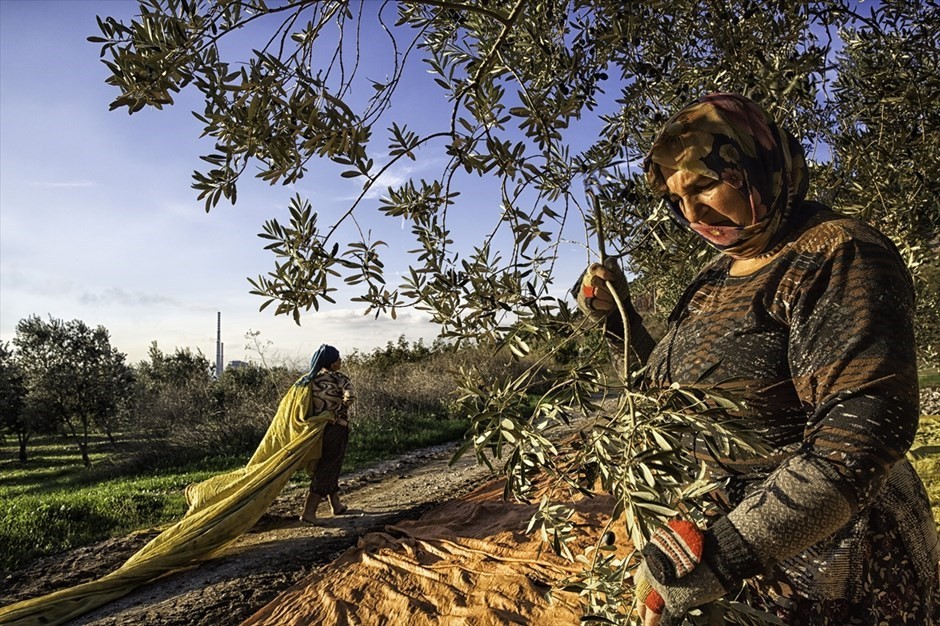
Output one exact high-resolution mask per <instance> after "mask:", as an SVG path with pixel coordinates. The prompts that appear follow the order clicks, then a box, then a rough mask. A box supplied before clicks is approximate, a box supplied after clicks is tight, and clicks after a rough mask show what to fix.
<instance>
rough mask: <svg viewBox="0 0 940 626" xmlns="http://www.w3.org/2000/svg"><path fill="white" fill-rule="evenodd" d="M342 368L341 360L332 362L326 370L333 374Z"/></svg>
mask: <svg viewBox="0 0 940 626" xmlns="http://www.w3.org/2000/svg"><path fill="white" fill-rule="evenodd" d="M342 366H343V359H336V360H335V361H333V362H332V363H331V364H330V366H329V367H328V368H327V369H329V370H332V371H334V372H335V371H337V370H339V368H340V367H342Z"/></svg>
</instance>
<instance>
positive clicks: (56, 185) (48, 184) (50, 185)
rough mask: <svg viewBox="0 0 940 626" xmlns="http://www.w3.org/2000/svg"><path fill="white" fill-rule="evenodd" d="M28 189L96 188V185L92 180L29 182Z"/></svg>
mask: <svg viewBox="0 0 940 626" xmlns="http://www.w3.org/2000/svg"><path fill="white" fill-rule="evenodd" d="M27 184H28V185H29V186H30V187H39V188H42V189H74V188H78V187H97V186H98V183H96V182H95V181H92V180H70V181H61V182H57V181H36V180H33V181H30V182H29V183H27Z"/></svg>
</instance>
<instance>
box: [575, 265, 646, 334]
mask: <svg viewBox="0 0 940 626" xmlns="http://www.w3.org/2000/svg"><path fill="white" fill-rule="evenodd" d="M575 289H576V293H575V297H576V299H577V301H578V308H580V309H581V312H582V313H584V315H585V316H587V317H588V318H589V319H591V320H592V321H594V323H600V322H602V321H604V320H605V319H606V318H607V316H608V315H611V314H612V313H614V312H616V311H619V307H618V306H617V300H619V301H620V304H621V305H623V307H624V311H625V312H626V314H627V317H628V318H629V317H630V316H632V315H633V314H634V310H633V304H632V302H631V301H630V288H629V286H628V284H627V279H626V277H625V276H624V275H623V272H622V271H621V270H620V266H619V265H618V264H617V260H616V259H608V260H607V261H606V262H605V264H604V265H601V264H600V263H592V264H591V265H590V266H589V267H588V268H587V269H586V270H585V271H584V273H583V274H582V275H581V280H580V281H579V283H578V285H577V287H576V288H575ZM615 295H616V297H615Z"/></svg>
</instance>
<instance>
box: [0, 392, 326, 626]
mask: <svg viewBox="0 0 940 626" xmlns="http://www.w3.org/2000/svg"><path fill="white" fill-rule="evenodd" d="M309 393H310V390H309V389H308V387H306V386H293V387H291V389H290V390H289V391H288V392H287V394H286V395H285V396H284V398H283V399H282V400H281V404H280V406H279V408H278V411H277V414H276V415H275V417H274V419H273V420H272V421H271V425H270V426H269V427H268V431H267V433H266V434H265V436H264V438H263V440H262V441H261V444H260V445H259V446H258V448H257V450H256V451H255V453H254V455H252V457H251V460H250V461H249V462H248V464H247V465H246V466H245V467H243V468H240V469H237V470H235V471H233V472H229V473H227V474H221V475H219V476H215V477H213V478H210V479H208V480H206V481H203V482H201V483H198V484H194V485H190V486H189V487H187V488H186V499H187V502H188V503H189V510H188V511H187V512H186V515H185V516H184V517H183V518H182V519H181V520H180V521H179V522H177V523H176V524H174V525H173V526H171V527H170V528H168V529H167V530H165V531H163V532H162V533H161V534H159V535H158V536H157V537H155V538H154V539H153V540H152V541H151V542H150V543H148V544H147V545H146V546H144V547H143V548H142V549H141V550H140V551H139V552H137V553H136V554H134V555H133V556H132V557H130V558H129V559H128V560H127V561H126V562H125V563H124V565H122V566H121V567H120V568H118V569H117V570H115V571H114V572H111V573H110V574H108V575H107V576H104V577H102V578H99V579H98V580H94V581H91V582H88V583H84V584H81V585H77V586H75V587H70V588H68V589H62V590H59V591H57V592H55V593H51V594H49V595H46V596H41V597H38V598H33V599H30V600H24V601H22V602H17V603H15V604H11V605H9V606H6V607H3V608H0V624H16V625H19V626H26V625H27V624H61V623H63V622H65V621H67V620H69V619H72V618H75V617H77V616H79V615H82V614H83V613H87V612H88V611H90V610H92V609H94V608H96V607H99V606H101V605H103V604H106V603H108V602H111V601H113V600H116V599H117V598H120V597H122V596H124V595H126V594H128V593H129V592H131V591H132V590H133V589H135V588H136V587H139V586H140V585H142V584H144V583H147V582H149V581H152V580H154V579H156V578H158V577H159V576H162V575H164V574H167V573H169V572H172V571H174V570H177V569H180V568H185V567H191V566H194V565H197V564H198V563H200V562H201V561H204V560H206V559H208V558H209V557H211V556H213V555H215V554H217V553H218V552H219V551H221V550H222V549H224V548H225V547H226V546H227V545H228V544H229V543H231V542H232V541H234V540H235V539H237V538H238V537H239V536H240V535H242V534H243V533H245V532H246V531H248V530H249V529H250V528H251V527H252V526H254V525H255V523H256V522H257V521H258V520H259V519H260V518H261V516H262V515H263V514H264V512H265V511H266V510H267V508H268V507H269V506H270V504H271V503H272V502H273V501H274V499H275V498H276V497H277V496H278V494H280V493H281V490H282V489H283V488H284V485H285V484H286V483H287V481H288V480H289V479H290V477H291V476H292V475H293V474H294V473H295V472H296V471H297V470H299V469H301V468H303V467H305V466H306V465H308V464H309V463H311V462H312V461H313V460H314V459H315V458H318V457H319V456H320V442H321V438H322V433H323V428H324V426H325V425H326V424H327V423H329V422H330V421H332V420H333V419H335V417H334V416H333V415H332V414H331V413H323V414H319V415H315V414H313V413H312V412H311V410H310V400H309Z"/></svg>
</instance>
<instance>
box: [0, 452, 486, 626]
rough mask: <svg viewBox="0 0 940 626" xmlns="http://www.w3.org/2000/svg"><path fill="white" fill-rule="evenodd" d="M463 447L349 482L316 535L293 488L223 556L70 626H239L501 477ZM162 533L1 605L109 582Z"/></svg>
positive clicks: (51, 572)
mask: <svg viewBox="0 0 940 626" xmlns="http://www.w3.org/2000/svg"><path fill="white" fill-rule="evenodd" d="M456 447H457V444H449V445H444V446H435V447H433V448H427V449H424V450H420V451H417V452H412V453H410V454H407V455H405V456H403V457H400V458H398V459H395V460H394V461H389V462H385V463H383V464H381V465H379V466H376V467H373V468H371V469H369V470H365V471H362V472H359V473H356V474H352V475H349V476H346V477H344V478H343V479H341V481H340V487H341V489H342V492H343V499H344V501H345V502H346V503H347V504H348V505H349V510H348V511H347V512H346V513H345V514H343V515H342V516H335V517H334V516H331V515H330V511H329V507H328V506H327V505H325V504H324V505H321V507H320V511H319V515H320V517H321V523H320V524H318V525H317V526H310V525H306V524H302V523H300V522H299V521H298V513H299V511H300V509H301V505H302V503H303V497H304V494H305V492H306V489H305V488H304V487H302V486H298V485H290V486H288V487H287V488H286V489H285V490H284V492H283V493H282V494H281V495H280V496H279V497H278V498H277V500H275V502H274V503H273V504H272V505H271V507H270V509H269V510H268V512H267V513H265V515H264V517H262V518H261V519H260V520H259V522H258V523H257V524H256V525H255V527H254V528H252V529H251V531H249V532H248V533H247V534H245V535H243V536H242V537H241V538H240V539H238V541H237V542H236V543H235V544H234V545H232V546H231V547H229V548H228V549H227V550H226V551H225V553H224V554H222V555H221V556H219V557H216V558H214V559H212V560H209V561H207V562H205V563H203V564H202V565H200V566H199V567H196V568H193V569H190V570H187V571H182V572H177V573H174V574H170V575H168V576H165V577H164V578H162V579H160V580H157V581H155V582H153V583H150V584H148V585H144V586H143V587H140V588H138V589H136V590H135V591H133V592H132V593H130V594H129V595H127V596H125V597H124V598H121V599H119V600H116V601H115V602H112V603H110V604H107V605H105V606H102V607H100V608H98V609H96V610H95V611H93V612H91V613H88V614H86V615H84V616H82V617H81V618H79V619H76V620H72V621H71V622H69V624H72V625H78V624H83V625H95V626H115V625H117V624H121V625H126V624H147V625H150V626H182V625H187V626H188V625H191V624H213V625H218V626H225V625H228V624H238V623H240V622H241V621H242V620H244V619H246V618H248V617H249V616H250V615H251V614H253V613H254V612H255V611H257V610H258V609H260V608H261V607H262V606H264V605H265V604H267V603H268V602H270V601H271V600H273V599H274V598H275V597H276V596H277V595H278V594H279V593H280V592H281V591H284V590H286V589H287V588H289V587H291V586H292V585H293V584H295V583H296V582H297V581H299V580H300V579H302V578H304V577H306V576H307V575H309V574H311V573H312V572H314V571H316V570H317V569H319V568H321V567H323V566H324V565H326V564H328V563H330V562H331V561H332V560H333V559H335V558H336V557H337V556H338V555H339V554H340V553H342V552H343V551H344V550H345V549H346V548H348V547H350V546H352V545H355V543H356V541H357V539H358V538H359V537H360V536H362V535H363V534H365V533H368V532H371V531H376V530H382V529H383V528H384V527H385V526H386V525H387V524H392V523H397V522H399V521H401V520H404V519H414V518H417V517H419V516H420V515H421V514H422V513H424V512H425V511H427V510H429V509H431V508H433V507H434V506H436V505H438V504H440V503H442V502H445V501H446V500H449V499H452V498H455V497H458V496H461V495H463V494H465V493H467V492H469V491H471V490H472V489H473V488H475V487H477V486H479V485H480V484H482V483H483V482H485V481H486V480H488V479H490V478H492V475H491V474H490V472H489V471H488V470H487V469H486V468H485V467H481V466H478V465H477V464H476V461H475V459H474V457H473V454H472V453H470V454H467V455H465V456H464V457H463V458H462V459H460V460H459V461H458V462H457V463H456V464H455V465H454V466H450V465H449V462H450V460H451V458H452V456H453V453H454V451H455V450H456ZM156 534H157V533H156V532H145V533H138V534H135V535H130V536H127V537H120V538H115V539H109V540H107V541H102V542H99V543H96V544H92V545H89V546H85V547H82V548H78V549H76V550H72V551H70V552H67V553H64V554H59V555H56V556H54V557H50V558H47V559H44V560H42V561H40V562H37V563H36V564H34V565H32V566H30V567H29V568H26V569H23V570H20V571H17V572H14V573H13V574H12V575H10V576H9V577H7V578H6V579H5V580H3V581H0V582H2V584H0V587H2V590H0V606H4V605H6V604H9V603H11V602H15V601H18V600H24V599H27V598H31V597H34V596H38V595H42V594H46V593H50V592H52V591H55V590H57V589H61V588H63V587H69V586H72V585H75V584H78V583H82V582H86V581H88V580H93V579H95V578H98V577H100V576H103V575H105V574H107V573H109V572H110V571H112V570H114V569H116V568H117V567H119V566H120V565H121V564H122V563H123V562H124V561H125V560H126V559H127V558H128V557H129V556H131V555H132V554H133V553H134V552H136V551H137V550H139V549H140V548H141V547H143V545H144V544H146V543H147V542H148V541H150V539H152V538H153V537H154V536H156Z"/></svg>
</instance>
